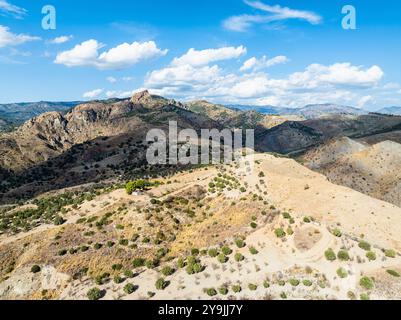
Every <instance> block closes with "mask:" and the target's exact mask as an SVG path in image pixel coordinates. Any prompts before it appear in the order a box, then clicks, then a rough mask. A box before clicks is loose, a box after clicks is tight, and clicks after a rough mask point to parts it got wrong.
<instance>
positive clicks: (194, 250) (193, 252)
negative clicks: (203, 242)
mask: <svg viewBox="0 0 401 320" xmlns="http://www.w3.org/2000/svg"><path fill="white" fill-rule="evenodd" d="M191 255H193V256H197V255H199V249H196V248H194V249H191Z"/></svg>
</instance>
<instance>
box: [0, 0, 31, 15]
mask: <svg viewBox="0 0 401 320" xmlns="http://www.w3.org/2000/svg"><path fill="white" fill-rule="evenodd" d="M0 12H3V14H5V15H11V16H13V17H15V18H17V19H22V18H23V17H24V16H25V15H26V14H27V10H26V9H24V8H21V7H18V6H16V5H14V4H11V3H9V2H8V1H7V0H0Z"/></svg>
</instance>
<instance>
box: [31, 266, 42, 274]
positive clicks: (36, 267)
mask: <svg viewBox="0 0 401 320" xmlns="http://www.w3.org/2000/svg"><path fill="white" fill-rule="evenodd" d="M40 270H41V268H40V267H39V266H38V265H37V264H35V265H33V266H32V268H31V272H32V273H38V272H40Z"/></svg>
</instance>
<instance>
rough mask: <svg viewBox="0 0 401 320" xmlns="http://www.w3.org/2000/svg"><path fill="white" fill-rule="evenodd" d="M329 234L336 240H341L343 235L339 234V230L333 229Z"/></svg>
mask: <svg viewBox="0 0 401 320" xmlns="http://www.w3.org/2000/svg"><path fill="white" fill-rule="evenodd" d="M331 233H332V234H333V235H334V236H335V237H337V238H341V236H342V235H343V233H342V232H341V230H339V229H337V228H336V229H333V230H331Z"/></svg>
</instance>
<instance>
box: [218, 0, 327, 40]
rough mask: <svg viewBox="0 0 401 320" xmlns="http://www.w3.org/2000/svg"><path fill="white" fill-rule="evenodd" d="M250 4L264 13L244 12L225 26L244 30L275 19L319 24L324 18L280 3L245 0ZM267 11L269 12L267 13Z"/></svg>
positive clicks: (229, 20)
mask: <svg viewBox="0 0 401 320" xmlns="http://www.w3.org/2000/svg"><path fill="white" fill-rule="evenodd" d="M244 2H245V3H246V4H247V5H248V6H250V7H252V8H254V9H257V10H259V11H263V12H264V14H257V15H251V14H242V15H238V16H232V17H229V18H228V19H226V20H225V21H223V26H224V27H225V28H226V29H228V30H231V31H237V32H243V31H246V30H248V29H249V28H250V27H251V26H252V25H254V24H262V23H270V22H274V21H281V20H289V19H297V20H303V21H307V22H309V23H310V24H319V23H321V22H322V18H321V17H320V16H319V15H318V14H316V13H314V12H311V11H304V10H294V9H290V8H288V7H281V6H279V5H275V6H270V5H267V4H264V3H262V2H260V1H247V0H245V1H244ZM266 13H267V14H266Z"/></svg>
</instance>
